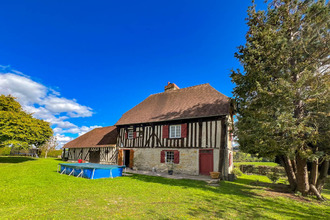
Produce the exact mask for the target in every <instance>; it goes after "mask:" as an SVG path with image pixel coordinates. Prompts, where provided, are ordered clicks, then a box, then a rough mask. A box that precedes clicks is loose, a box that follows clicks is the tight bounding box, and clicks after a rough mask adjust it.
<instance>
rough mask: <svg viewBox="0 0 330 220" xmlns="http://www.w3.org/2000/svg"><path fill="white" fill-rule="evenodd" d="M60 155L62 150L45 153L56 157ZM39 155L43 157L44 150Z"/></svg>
mask: <svg viewBox="0 0 330 220" xmlns="http://www.w3.org/2000/svg"><path fill="white" fill-rule="evenodd" d="M61 155H62V150H52V151H49V152H48V154H47V157H56V158H57V157H58V156H61ZM40 156H41V157H45V152H44V151H43V152H41V155H40Z"/></svg>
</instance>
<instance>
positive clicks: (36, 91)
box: [0, 73, 47, 104]
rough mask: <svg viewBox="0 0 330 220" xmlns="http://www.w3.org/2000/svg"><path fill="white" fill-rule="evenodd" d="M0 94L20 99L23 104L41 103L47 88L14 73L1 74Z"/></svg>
mask: <svg viewBox="0 0 330 220" xmlns="http://www.w3.org/2000/svg"><path fill="white" fill-rule="evenodd" d="M0 93H1V94H5V95H9V94H11V95H12V96H15V97H17V98H18V100H19V101H20V103H22V104H31V103H39V102H40V101H41V100H42V98H44V97H45V96H46V95H47V88H46V87H45V86H43V85H41V84H39V83H36V82H34V81H32V80H31V79H29V78H27V77H24V76H19V75H15V74H12V73H5V74H0Z"/></svg>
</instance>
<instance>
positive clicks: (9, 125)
mask: <svg viewBox="0 0 330 220" xmlns="http://www.w3.org/2000/svg"><path fill="white" fill-rule="evenodd" d="M52 135H53V130H52V128H51V127H50V124H49V123H48V122H46V121H43V120H40V119H37V118H34V117H33V116H32V115H31V114H28V113H26V112H25V111H23V109H22V107H21V105H20V104H19V103H18V102H17V101H16V100H15V98H14V97H12V96H10V95H8V96H5V95H0V147H3V146H15V147H19V148H28V147H30V146H32V145H34V146H36V147H39V146H41V145H42V144H44V143H45V142H46V141H47V140H49V138H50V137H51V136H52Z"/></svg>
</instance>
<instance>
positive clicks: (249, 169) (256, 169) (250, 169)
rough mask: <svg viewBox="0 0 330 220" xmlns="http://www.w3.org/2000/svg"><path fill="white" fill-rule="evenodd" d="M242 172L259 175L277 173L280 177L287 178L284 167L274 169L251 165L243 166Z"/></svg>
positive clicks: (240, 167) (241, 167)
mask: <svg viewBox="0 0 330 220" xmlns="http://www.w3.org/2000/svg"><path fill="white" fill-rule="evenodd" d="M239 169H240V171H242V172H243V173H252V174H257V175H266V176H267V175H268V174H271V173H273V172H276V173H277V174H278V175H279V176H286V173H285V170H284V168H283V167H273V166H255V165H251V164H241V165H240V166H239Z"/></svg>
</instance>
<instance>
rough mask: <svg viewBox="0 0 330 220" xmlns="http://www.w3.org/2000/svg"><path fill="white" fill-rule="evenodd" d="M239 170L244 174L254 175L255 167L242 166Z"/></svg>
mask: <svg viewBox="0 0 330 220" xmlns="http://www.w3.org/2000/svg"><path fill="white" fill-rule="evenodd" d="M239 169H240V170H241V171H242V172H243V173H253V170H254V165H244V164H242V165H240V166H239Z"/></svg>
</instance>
